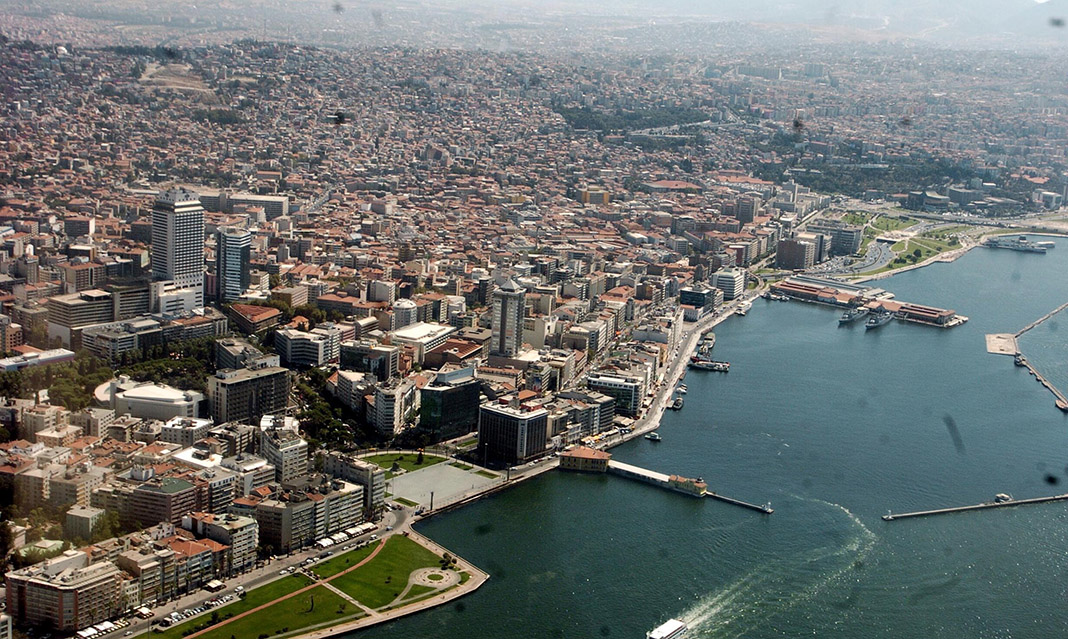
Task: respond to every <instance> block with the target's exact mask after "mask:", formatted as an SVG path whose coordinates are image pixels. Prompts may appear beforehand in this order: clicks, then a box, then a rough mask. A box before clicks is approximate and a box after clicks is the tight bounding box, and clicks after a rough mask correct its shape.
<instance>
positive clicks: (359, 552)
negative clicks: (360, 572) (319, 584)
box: [312, 543, 378, 579]
mask: <svg viewBox="0 0 1068 639" xmlns="http://www.w3.org/2000/svg"><path fill="white" fill-rule="evenodd" d="M377 546H378V544H377V543H371V544H368V545H366V546H364V547H363V548H357V549H356V550H350V551H348V552H346V553H343V554H340V555H338V556H337V557H331V558H330V559H327V560H326V561H324V562H322V563H320V564H316V565H315V566H312V572H314V573H315V574H317V575H319V576H320V577H322V578H324V579H325V578H327V577H333V576H334V575H336V574H337V573H339V572H341V571H342V570H345V569H347V568H351V567H353V566H355V565H356V564H358V563H360V562H361V561H363V560H364V559H365V558H366V557H367V556H368V555H370V554H371V553H372V552H373V551H374V549H375V548H376V547H377Z"/></svg>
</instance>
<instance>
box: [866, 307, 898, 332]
mask: <svg viewBox="0 0 1068 639" xmlns="http://www.w3.org/2000/svg"><path fill="white" fill-rule="evenodd" d="M892 319H894V314H893V313H890V312H887V311H883V312H881V313H876V314H875V315H872V316H871V317H869V318H868V321H867V322H866V323H865V324H864V329H865V330H871V329H873V328H879V327H880V326H882V325H883V324H886V323H887V322H889V321H890V320H892Z"/></svg>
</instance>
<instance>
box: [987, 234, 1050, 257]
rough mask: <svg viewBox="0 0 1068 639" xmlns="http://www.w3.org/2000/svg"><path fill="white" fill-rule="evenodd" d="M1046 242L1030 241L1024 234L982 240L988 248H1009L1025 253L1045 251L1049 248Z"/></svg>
mask: <svg viewBox="0 0 1068 639" xmlns="http://www.w3.org/2000/svg"><path fill="white" fill-rule="evenodd" d="M1048 244H1049V243H1047V242H1032V241H1031V240H1029V239H1027V236H1025V235H1017V236H1015V237H992V238H990V239H988V240H987V241H985V242H983V246H987V247H990V248H1001V249H1009V250H1010V251H1024V252H1027V253H1045V252H1046V250H1047V249H1048V248H1049V246H1048Z"/></svg>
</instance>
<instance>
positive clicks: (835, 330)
mask: <svg viewBox="0 0 1068 639" xmlns="http://www.w3.org/2000/svg"><path fill="white" fill-rule="evenodd" d="M1065 272H1068V241H1063V240H1057V248H1056V249H1054V250H1052V251H1050V252H1049V253H1048V254H1046V255H1036V254H1030V253H1016V252H1012V251H1004V250H992V249H976V250H973V251H972V252H970V253H968V254H967V255H965V256H964V257H963V258H961V259H960V260H958V261H956V262H954V263H951V264H936V265H933V266H930V267H926V268H923V269H919V270H915V271H911V272H908V273H903V274H900V275H897V276H895V277H892V278H890V279H887V280H883V281H881V282H880V283H879V285H880V286H882V287H884V288H886V289H888V290H890V291H892V292H894V293H895V295H896V297H897V298H898V299H900V300H904V301H912V302H917V303H923V304H929V305H933V306H940V307H948V308H953V309H955V310H956V311H957V312H959V313H962V314H964V315H967V316H968V317H969V318H970V321H969V322H968V323H967V324H965V325H964V326H961V327H958V328H954V329H950V330H942V329H936V328H929V327H924V326H917V325H912V324H905V323H901V322H892V323H890V324H888V325H886V326H884V327H882V328H880V329H877V330H872V331H865V330H864V327H863V324H862V323H860V322H858V323H855V324H853V325H848V326H843V327H839V326H838V325H837V317H838V315H839V313H838V312H837V311H835V310H833V309H830V308H826V307H820V306H814V305H807V304H802V303H779V302H768V301H764V300H758V301H757V302H756V303H755V304H754V306H753V309H752V311H751V312H750V313H749V314H748V315H747V316H745V317H735V318H731V319H730V320H728V321H727V322H725V323H724V324H721V325H720V326H719V327H718V328H717V329H716V334H717V338H718V339H717V343H716V347H715V356H716V358H717V359H723V360H728V361H730V362H731V372H730V373H729V374H726V375H724V374H716V373H702V372H698V371H690V372H689V373H688V374H687V376H686V383H687V385H688V386H689V394H688V395H687V396H686V406H685V408H684V409H683V410H682V411H679V412H668V413H667V414H666V415H665V417H664V421H663V425H662V427H661V429H660V432H661V434H662V436H663V441H662V442H660V443H658V444H656V443H652V442H649V441H645V440H642V439H639V440H635V441H633V442H630V443H628V444H626V445H623V446H620V447H618V448H615V449H613V451H612V453H613V455H614V456H615V458H617V459H620V460H622V461H626V462H628V463H633V464H638V465H641V466H645V467H648V468H651V469H654V470H658V471H662V472H667V473H679V474H682V475H686V476H691V477H696V476H701V477H703V478H704V479H705V480H706V481H708V483H709V484H710V487H711V488H712V489H713V490H716V491H718V492H721V493H723V494H726V495H730V496H733V497H737V498H739V499H744V500H746V501H752V502H764V501H771V502H772V505H773V506H774V508H775V513H774V514H773V515H770V516H765V515H761V514H759V513H755V512H752V511H748V510H744V509H741V508H738V507H734V506H731V505H728V504H724V503H719V502H715V501H712V500H707V499H705V500H700V499H694V498H690V497H686V496H683V495H678V494H674V493H669V492H667V491H663V490H660V489H657V488H655V487H652V486H647V485H644V484H640V483H636V482H631V481H628V480H625V479H622V478H619V477H610V476H586V475H573V474H564V473H560V472H555V473H550V474H547V475H545V476H542V477H541V478H538V479H536V480H533V481H530V482H525V483H524V484H521V485H519V486H516V487H515V488H513V489H510V490H508V491H505V492H502V493H500V494H497V495H495V496H493V497H490V498H488V499H485V500H483V501H480V502H478V503H476V504H473V505H471V506H468V507H465V508H463V509H460V510H457V511H454V512H451V513H447V514H444V515H441V516H437V517H435V518H433V519H431V520H428V521H427V522H425V523H423V524H421V525H420V526H419V528H420V530H421V532H423V533H425V534H427V535H429V536H430V537H432V538H433V539H435V540H436V541H438V542H440V543H442V544H443V545H445V546H446V547H448V548H450V549H452V550H454V551H456V552H457V553H459V554H460V555H462V556H464V557H465V558H467V559H469V560H471V561H473V562H475V563H476V564H477V565H479V566H481V567H482V568H484V569H486V570H487V571H488V572H490V574H491V575H492V576H491V579H490V580H489V582H487V584H486V585H485V586H483V587H482V588H481V589H480V590H479V591H477V592H476V593H474V594H472V595H470V596H468V597H465V598H463V599H460V600H458V601H456V602H454V603H452V604H451V605H449V606H444V607H441V608H438V609H434V610H431V611H427V612H424V613H420V614H417V615H413V616H410V617H407V618H403V619H400V620H397V621H394V622H391V623H389V624H384V625H382V626H377V627H374V628H371V629H368V630H365V631H361V632H359V633H358V634H359V636H360V637H361V638H367V639H377V638H386V637H399V636H403V637H426V638H431V637H440V638H452V637H456V638H461V637H462V638H464V639H470V638H472V637H487V638H490V637H493V638H516V639H520V638H523V639H525V638H531V639H534V638H539V639H540V638H545V637H609V638H624V637H643V636H644V633H645V632H646V631H647V630H649V629H651V628H652V627H653V626H655V625H657V624H658V623H660V622H662V621H664V620H666V619H667V618H669V617H679V618H682V619H685V620H686V621H688V622H689V623H690V625H691V627H692V628H693V631H692V633H691V635H690V636H693V637H746V638H765V637H769V638H770V637H801V636H815V637H856V638H880V637H886V638H894V639H899V638H902V637H924V638H939V637H944V638H947V639H948V638H954V639H956V638H958V637H989V638H995V637H997V638H1010V637H1012V638H1018V639H1024V638H1034V639H1047V638H1051V637H1066V636H1068V608H1066V604H1068V502H1057V503H1050V504H1044V505H1034V506H1023V507H1015V508H1007V509H998V510H988V511H980V512H971V513H960V514H952V515H942V516H937V517H928V518H921V519H912V520H900V521H895V522H884V521H883V520H882V519H881V518H880V517H881V515H883V514H885V513H886V512H887V511H888V510H893V511H895V512H904V511H909V510H921V509H928V508H937V507H944V506H952V505H964V504H972V503H978V502H981V501H987V500H989V499H990V498H991V497H992V496H993V495H994V494H995V493H1000V492H1008V493H1011V494H1013V495H1014V496H1015V497H1033V496H1040V495H1049V494H1055V493H1061V492H1068V488H1066V487H1068V416H1066V415H1065V414H1063V413H1061V412H1060V411H1058V410H1057V409H1056V408H1054V405H1053V401H1054V400H1053V397H1052V395H1051V394H1050V393H1049V392H1048V391H1047V390H1046V389H1044V388H1043V387H1041V386H1040V385H1039V384H1038V383H1036V382H1035V381H1034V379H1033V378H1032V377H1031V376H1030V375H1028V374H1027V372H1026V370H1025V369H1022V368H1018V367H1015V366H1013V363H1012V359H1011V358H1009V357H1005V356H998V355H991V354H987V353H986V351H985V344H984V335H985V334H986V333H1000V332H1015V331H1017V330H1019V329H1020V328H1022V327H1023V326H1025V325H1026V324H1028V323H1029V322H1031V321H1032V320H1034V319H1036V318H1037V317H1039V316H1041V315H1043V314H1045V313H1047V312H1048V311H1050V310H1052V309H1053V308H1055V307H1057V306H1059V305H1060V304H1062V303H1063V302H1065V301H1068V278H1064V277H1063V276H1062V274H1063V273H1065ZM1058 319H1060V322H1063V321H1066V319H1068V315H1066V316H1065V317H1064V318H1057V317H1055V318H1054V319H1053V320H1051V321H1049V322H1046V323H1045V324H1042V325H1040V326H1039V327H1038V328H1036V329H1034V330H1033V331H1031V332H1030V333H1028V334H1027V335H1025V336H1024V338H1023V339H1022V340H1021V348H1022V349H1023V350H1024V352H1025V353H1026V354H1027V356H1028V358H1029V359H1031V360H1032V361H1033V362H1034V363H1035V365H1036V366H1038V367H1039V368H1040V370H1042V371H1043V373H1044V374H1046V375H1047V376H1049V377H1050V379H1052V380H1053V381H1054V382H1055V383H1057V384H1060V385H1061V386H1062V388H1064V389H1065V390H1068V339H1066V338H1068V324H1065V325H1064V326H1062V325H1060V322H1059V321H1058Z"/></svg>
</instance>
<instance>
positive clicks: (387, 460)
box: [363, 453, 446, 479]
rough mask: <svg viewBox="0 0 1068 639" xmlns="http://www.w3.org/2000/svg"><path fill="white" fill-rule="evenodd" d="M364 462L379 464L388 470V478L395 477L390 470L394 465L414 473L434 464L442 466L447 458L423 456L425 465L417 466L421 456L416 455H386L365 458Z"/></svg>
mask: <svg viewBox="0 0 1068 639" xmlns="http://www.w3.org/2000/svg"><path fill="white" fill-rule="evenodd" d="M363 459H364V461H369V462H371V463H372V464H378V465H379V466H381V467H382V468H385V469H386V478H387V479H388V478H390V477H392V476H393V473H392V472H391V470H390V469H392V468H393V464H397V465H398V466H400V468H401V469H402V470H406V471H408V472H412V471H413V470H419V469H420V468H427V467H428V466H433V465H434V464H440V463H441V462H443V461H445V460H446V458H444V457H438V456H437V455H427V454H424V455H423V463H422V464H417V463H416V461H417V460H418V459H419V455H418V454H416V453H386V454H382V455H371V456H370V457H364V458H363Z"/></svg>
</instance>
